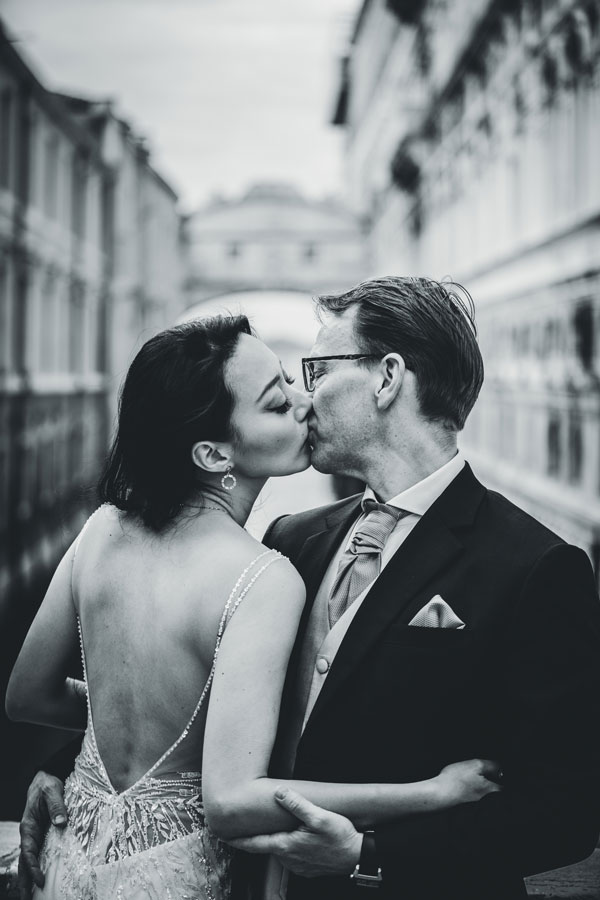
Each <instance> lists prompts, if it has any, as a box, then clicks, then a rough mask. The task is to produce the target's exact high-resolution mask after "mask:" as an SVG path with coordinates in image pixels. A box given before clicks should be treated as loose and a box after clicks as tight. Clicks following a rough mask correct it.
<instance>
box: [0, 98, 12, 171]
mask: <svg viewBox="0 0 600 900" xmlns="http://www.w3.org/2000/svg"><path fill="white" fill-rule="evenodd" d="M11 116H12V94H11V93H10V91H3V92H2V95H1V96H0V185H1V186H2V187H5V188H8V187H10V174H11V173H10V168H11V166H10V163H11V160H10V155H11V154H10V141H11V127H10V126H11Z"/></svg>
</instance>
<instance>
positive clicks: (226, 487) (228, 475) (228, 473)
mask: <svg viewBox="0 0 600 900" xmlns="http://www.w3.org/2000/svg"><path fill="white" fill-rule="evenodd" d="M231 469H232V466H227V471H226V472H225V474H224V475H223V477H222V478H221V487H222V488H223V489H224V490H226V491H232V490H233V489H234V487H235V486H236V484H237V478H236V477H235V475H232V474H231ZM228 478H229V479H230V484H227V483H226V482H227V479H228Z"/></svg>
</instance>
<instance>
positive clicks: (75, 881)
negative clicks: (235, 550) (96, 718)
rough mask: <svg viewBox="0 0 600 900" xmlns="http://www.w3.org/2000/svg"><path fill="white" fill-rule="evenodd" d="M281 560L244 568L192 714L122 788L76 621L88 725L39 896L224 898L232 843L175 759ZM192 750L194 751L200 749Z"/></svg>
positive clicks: (47, 849) (78, 899)
mask: <svg viewBox="0 0 600 900" xmlns="http://www.w3.org/2000/svg"><path fill="white" fill-rule="evenodd" d="M265 557H266V559H265ZM282 558H283V557H281V555H280V554H279V553H277V551H273V550H267V551H265V552H263V553H261V554H260V555H259V556H258V557H257V558H256V559H255V560H253V562H252V563H250V565H249V566H248V567H247V568H246V569H245V570H244V572H243V573H242V574H241V575H240V577H239V579H238V581H237V584H236V585H235V587H234V588H233V590H232V592H231V594H230V596H229V599H228V600H227V603H226V604H225V608H224V610H223V615H222V617H221V621H220V624H219V629H218V635H217V641H216V646H215V651H214V656H213V663H212V668H211V670H210V674H209V676H208V679H207V682H206V684H205V686H204V688H203V690H202V693H201V695H200V699H199V700H198V703H197V705H196V708H195V709H194V712H193V713H192V716H191V718H190V720H189V721H188V723H187V725H186V726H185V728H184V729H183V731H182V733H181V734H180V736H179V737H178V738H177V740H176V741H174V743H173V744H172V745H171V746H170V747H169V748H168V750H166V751H165V753H163V755H162V756H161V757H160V759H159V760H157V762H156V763H154V765H153V766H152V767H151V768H150V769H149V770H148V772H146V774H145V775H143V776H142V777H141V778H140V779H138V781H136V782H135V784H133V785H131V787H129V788H127V789H126V790H123V791H119V792H117V791H116V790H115V789H114V787H113V785H112V784H111V781H110V778H109V777H108V774H107V771H106V769H105V767H104V763H103V762H102V759H101V757H100V754H99V752H98V746H97V743H96V736H95V733H94V723H93V719H92V707H91V703H90V693H89V687H88V679H87V669H86V662H85V651H84V645H83V636H82V633H81V625H79V638H80V643H81V656H82V661H83V673H84V679H85V683H86V687H88V691H87V703H88V722H87V729H86V732H85V735H84V738H83V744H82V748H81V752H80V754H79V756H78V757H77V760H76V761H75V768H74V770H73V772H72V774H71V775H70V776H69V777H68V779H67V781H66V783H65V803H66V807H67V811H68V824H67V827H66V828H64V829H59V828H56V827H54V826H51V827H50V830H49V832H48V835H47V837H46V841H45V844H44V847H43V850H42V854H41V868H42V871H43V872H44V874H45V885H44V887H43V888H42V889H40V888H35V889H34V893H33V897H34V900H42V898H43V900H227V898H228V897H229V895H230V872H229V870H230V862H231V857H232V851H231V849H230V848H228V846H227V845H226V844H224V843H222V842H221V841H219V840H217V838H215V836H214V835H213V834H211V832H210V831H209V829H208V827H207V826H206V823H205V819H204V811H203V806H202V775H201V773H200V772H196V771H181V770H180V766H179V764H178V765H177V766H175V765H174V764H173V762H172V759H173V754H174V753H175V752H176V751H177V757H178V763H179V762H180V761H181V760H184V759H185V756H186V754H185V752H182V751H184V750H185V749H186V747H185V743H186V742H187V744H188V746H189V745H190V744H191V743H193V738H194V728H193V725H194V722H195V720H196V717H197V716H198V713H199V712H200V709H201V708H202V706H203V704H204V703H205V702H206V700H207V698H208V695H209V691H210V685H211V683H212V680H213V676H214V672H215V666H216V661H217V655H218V652H219V647H220V645H221V639H222V637H223V633H224V631H225V628H226V626H227V624H228V622H229V620H230V619H231V616H232V615H233V613H234V612H235V610H236V609H237V607H238V606H239V604H240V603H241V602H242V600H243V599H244V597H245V595H246V594H247V592H248V590H249V589H250V588H251V587H252V585H253V584H254V582H255V581H256V580H257V578H259V576H260V575H261V574H262V572H264V571H265V569H267V568H268V567H269V566H270V565H271V564H272V563H274V562H276V561H277V560H278V559H282ZM259 563H260V565H257V564H259ZM190 732H191V739H192V740H190ZM189 749H190V753H188V754H187V755H188V758H189V759H194V758H195V757H197V756H198V753H197V751H196V752H194V750H193V747H189Z"/></svg>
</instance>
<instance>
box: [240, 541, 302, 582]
mask: <svg viewBox="0 0 600 900" xmlns="http://www.w3.org/2000/svg"><path fill="white" fill-rule="evenodd" d="M235 544H236V552H235V553H234V558H235V563H236V566H237V568H238V569H239V572H240V577H239V580H240V587H244V586H248V584H249V583H250V582H252V585H254V584H255V583H257V582H258V581H259V580H261V581H262V583H263V585H265V586H266V585H267V584H268V585H269V586H270V587H279V588H284V589H285V590H286V592H287V593H293V594H294V595H302V598H303V597H304V593H305V588H304V582H303V580H302V578H301V576H300V575H299V573H298V571H297V569H296V568H295V567H294V565H293V564H292V563H291V562H290V560H289V559H288V558H287V556H284V555H283V554H281V553H280V552H279V551H278V550H273V549H272V548H271V547H267V546H266V545H265V544H263V543H261V541H259V540H258V539H257V538H255V537H253V536H252V535H250V534H249V533H248V532H243V534H241V535H238V536H237V540H236V541H235Z"/></svg>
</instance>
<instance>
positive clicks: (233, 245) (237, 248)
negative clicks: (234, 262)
mask: <svg viewBox="0 0 600 900" xmlns="http://www.w3.org/2000/svg"><path fill="white" fill-rule="evenodd" d="M241 255H242V245H241V244H240V242H239V241H230V242H229V244H227V256H228V257H229V258H230V259H237V257H238V256H241Z"/></svg>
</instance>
